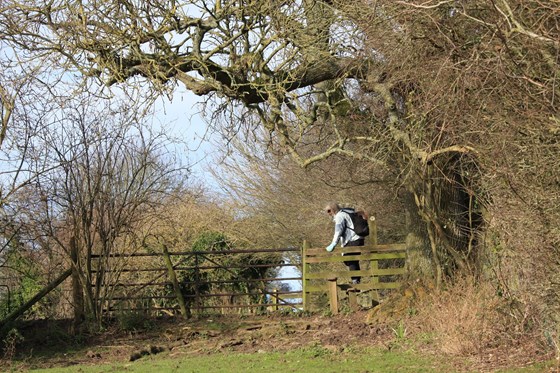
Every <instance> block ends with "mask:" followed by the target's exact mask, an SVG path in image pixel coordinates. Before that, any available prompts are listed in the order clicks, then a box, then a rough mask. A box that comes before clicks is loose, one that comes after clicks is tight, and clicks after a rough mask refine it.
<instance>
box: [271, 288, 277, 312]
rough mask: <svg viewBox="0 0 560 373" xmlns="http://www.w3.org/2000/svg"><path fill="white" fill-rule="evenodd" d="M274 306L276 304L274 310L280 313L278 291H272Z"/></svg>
mask: <svg viewBox="0 0 560 373" xmlns="http://www.w3.org/2000/svg"><path fill="white" fill-rule="evenodd" d="M272 304H274V307H273V310H274V311H278V289H276V288H275V289H274V290H273V291H272Z"/></svg>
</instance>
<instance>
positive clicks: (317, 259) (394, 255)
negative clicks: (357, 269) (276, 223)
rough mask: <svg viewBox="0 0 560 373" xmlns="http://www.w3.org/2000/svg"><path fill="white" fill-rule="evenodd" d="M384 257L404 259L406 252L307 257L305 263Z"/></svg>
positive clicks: (380, 258)
mask: <svg viewBox="0 0 560 373" xmlns="http://www.w3.org/2000/svg"><path fill="white" fill-rule="evenodd" d="M384 259H406V253H385V254H362V255H345V256H342V255H340V256H338V255H336V256H330V257H308V258H305V262H306V263H339V262H344V261H347V260H384Z"/></svg>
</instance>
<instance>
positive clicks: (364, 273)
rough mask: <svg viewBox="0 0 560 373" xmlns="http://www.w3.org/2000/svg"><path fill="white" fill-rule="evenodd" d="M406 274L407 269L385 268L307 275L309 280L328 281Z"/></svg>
mask: <svg viewBox="0 0 560 373" xmlns="http://www.w3.org/2000/svg"><path fill="white" fill-rule="evenodd" d="M405 273H406V268H404V267H399V268H383V269H376V270H373V271H372V270H371V269H370V270H367V269H364V270H361V271H348V270H345V271H336V272H333V271H322V272H312V273H310V274H308V275H307V278H308V279H309V280H327V279H328V278H329V277H351V276H360V277H374V276H393V275H402V274H405Z"/></svg>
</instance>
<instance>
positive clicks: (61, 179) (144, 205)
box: [18, 95, 186, 320]
mask: <svg viewBox="0 0 560 373" xmlns="http://www.w3.org/2000/svg"><path fill="white" fill-rule="evenodd" d="M136 113H137V112H136V110H134V108H133V107H130V106H128V105H126V104H124V103H123V105H121V106H115V105H106V102H103V101H96V100H94V99H93V98H92V97H91V96H88V95H86V96H84V97H81V100H80V99H78V97H73V98H72V99H71V100H68V101H65V102H64V106H63V107H61V108H60V109H59V110H57V111H55V112H52V113H49V114H47V115H45V117H44V118H43V120H44V126H43V127H42V128H41V129H40V130H39V131H38V132H37V133H36V134H35V138H34V139H33V142H32V144H33V149H32V152H31V154H30V157H28V159H27V161H26V162H27V164H28V165H29V169H30V170H31V172H34V173H35V174H36V175H37V176H36V178H35V179H34V182H33V183H32V185H29V186H28V187H27V190H28V191H29V192H32V193H30V194H29V195H30V196H31V197H30V200H29V202H31V201H33V206H35V207H34V208H32V209H28V210H27V213H22V214H20V216H19V217H18V220H19V221H21V222H22V223H24V224H26V225H27V227H28V229H29V231H28V233H29V234H34V235H35V236H32V237H30V238H32V239H33V240H34V241H36V240H37V238H38V237H45V240H46V241H45V242H46V243H47V244H48V246H51V247H55V248H56V247H58V248H60V249H62V253H63V254H64V255H65V256H66V257H67V258H68V259H71V262H72V266H74V267H75V269H76V274H77V275H78V276H79V280H80V283H81V291H83V294H84V295H85V306H86V311H87V315H88V316H89V317H91V318H92V319H93V320H100V318H101V316H102V315H101V314H100V311H101V310H102V309H103V307H104V300H105V299H106V298H107V297H109V296H110V294H111V292H112V291H114V289H112V288H111V287H106V286H105V284H106V283H107V281H109V279H112V280H115V277H118V276H119V275H120V271H119V268H120V266H122V265H123V263H117V264H115V263H116V262H115V261H113V262H110V261H109V256H110V255H111V254H114V253H116V252H123V251H131V250H135V248H136V249H138V247H140V243H139V242H140V241H141V237H138V234H139V232H140V230H139V229H140V226H141V225H143V224H146V219H150V218H153V217H155V215H154V214H155V210H156V207H157V206H159V205H160V204H161V201H163V200H164V199H166V197H167V196H168V195H169V194H170V193H173V192H174V191H176V190H177V188H180V187H181V185H182V184H183V182H184V180H185V173H184V171H186V169H185V168H181V167H180V165H179V163H177V160H176V159H174V154H173V153H172V152H171V149H168V147H169V146H171V144H172V143H171V140H170V138H169V137H168V136H166V135H165V134H164V132H156V131H155V130H149V131H148V130H146V129H145V128H143V127H142V125H141V122H140V121H141V120H142V119H141V117H138V116H137V115H136ZM45 165H49V166H50V170H48V171H45ZM31 229H32V230H31ZM46 248H47V247H46ZM68 259H67V260H68ZM110 263H112V264H111V265H110ZM76 306H78V307H79V306H80V305H79V304H78V305H76Z"/></svg>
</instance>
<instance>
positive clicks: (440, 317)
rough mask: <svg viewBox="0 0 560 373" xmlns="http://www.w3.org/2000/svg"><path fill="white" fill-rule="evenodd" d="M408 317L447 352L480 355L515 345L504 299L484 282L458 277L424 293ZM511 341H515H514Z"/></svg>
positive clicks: (440, 348) (513, 326)
mask: <svg viewBox="0 0 560 373" xmlns="http://www.w3.org/2000/svg"><path fill="white" fill-rule="evenodd" d="M422 303H423V304H422V305H421V306H419V307H418V309H419V312H418V313H417V315H416V316H415V317H414V318H413V319H412V320H411V322H412V323H414V324H415V326H416V328H418V330H419V331H420V332H423V333H429V334H430V335H433V336H434V339H433V341H432V342H433V343H434V346H433V347H435V348H436V349H437V350H440V351H441V352H443V353H446V354H451V355H463V356H464V355H482V354H485V353H488V351H490V350H493V349H496V348H500V347H501V346H506V345H508V346H512V343H514V344H516V345H519V340H520V337H521V336H520V335H515V334H516V333H511V332H512V331H513V330H518V328H517V327H515V325H512V322H515V321H514V320H513V319H512V318H511V317H510V314H511V313H510V312H507V310H508V309H509V308H510V305H509V304H508V301H507V300H506V299H504V298H503V297H500V296H498V295H497V294H496V291H495V289H494V288H493V287H492V286H490V285H489V284H488V283H480V282H476V281H475V280H474V279H473V278H472V277H471V278H462V279H460V280H458V281H456V282H455V283H454V284H452V285H450V286H448V287H447V288H446V289H445V290H435V291H433V292H432V293H431V294H428V295H427V296H426V299H424V300H423V301H422ZM514 341H515V342H514Z"/></svg>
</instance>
